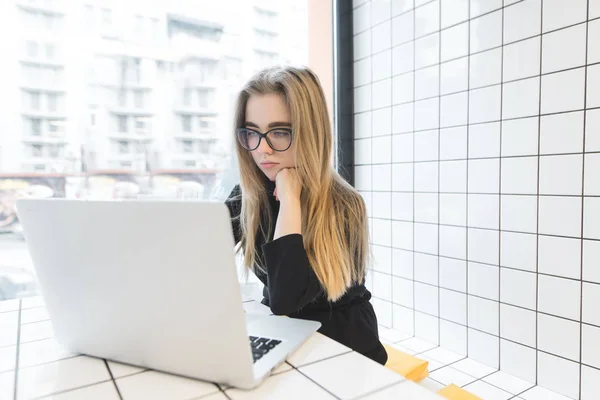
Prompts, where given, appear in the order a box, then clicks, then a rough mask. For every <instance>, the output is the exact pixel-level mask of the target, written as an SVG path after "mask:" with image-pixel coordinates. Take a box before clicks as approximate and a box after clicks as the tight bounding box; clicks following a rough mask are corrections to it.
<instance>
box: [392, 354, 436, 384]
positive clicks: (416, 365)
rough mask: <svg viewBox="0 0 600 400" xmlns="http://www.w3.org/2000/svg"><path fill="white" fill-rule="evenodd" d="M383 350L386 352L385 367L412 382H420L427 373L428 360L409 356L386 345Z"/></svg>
mask: <svg viewBox="0 0 600 400" xmlns="http://www.w3.org/2000/svg"><path fill="white" fill-rule="evenodd" d="M384 347H385V351H386V352H387V354H388V360H387V362H386V364H385V366H386V368H389V369H391V370H392V371H395V372H397V373H399V374H400V375H402V376H404V377H405V378H406V379H409V380H411V381H414V382H421V381H422V380H423V379H425V378H427V376H428V375H429V370H428V367H429V361H425V360H421V359H420V358H417V357H414V356H411V355H410V354H407V353H404V352H403V351H400V350H398V349H396V348H394V347H390V346H386V345H384Z"/></svg>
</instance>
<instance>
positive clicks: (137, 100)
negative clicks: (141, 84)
mask: <svg viewBox="0 0 600 400" xmlns="http://www.w3.org/2000/svg"><path fill="white" fill-rule="evenodd" d="M133 105H134V106H135V107H136V108H143V107H144V91H143V90H135V91H134V92H133Z"/></svg>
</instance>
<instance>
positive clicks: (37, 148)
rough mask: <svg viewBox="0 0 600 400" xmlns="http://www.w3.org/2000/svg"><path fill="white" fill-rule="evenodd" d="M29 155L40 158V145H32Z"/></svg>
mask: <svg viewBox="0 0 600 400" xmlns="http://www.w3.org/2000/svg"><path fill="white" fill-rule="evenodd" d="M31 155H32V156H33V157H41V156H42V145H41V144H34V145H32V146H31Z"/></svg>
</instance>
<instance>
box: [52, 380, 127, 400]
mask: <svg viewBox="0 0 600 400" xmlns="http://www.w3.org/2000/svg"><path fill="white" fill-rule="evenodd" d="M42 399H43V400H81V399H85V400H119V394H118V393H117V390H116V389H115V385H114V383H113V382H112V381H110V382H104V383H98V384H97V385H92V386H86V387H84V388H81V389H75V390H70V391H68V392H62V393H60V394H55V395H50V396H48V397H42Z"/></svg>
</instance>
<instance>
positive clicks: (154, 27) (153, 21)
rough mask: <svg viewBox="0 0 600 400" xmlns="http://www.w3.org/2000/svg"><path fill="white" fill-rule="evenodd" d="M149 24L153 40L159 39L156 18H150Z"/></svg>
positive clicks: (159, 32) (158, 25)
mask: <svg viewBox="0 0 600 400" xmlns="http://www.w3.org/2000/svg"><path fill="white" fill-rule="evenodd" d="M150 21H151V23H150V29H151V30H152V34H153V35H154V39H159V38H160V34H161V26H160V21H159V20H158V18H152V19H151V20H150Z"/></svg>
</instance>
